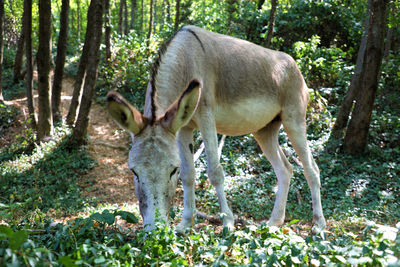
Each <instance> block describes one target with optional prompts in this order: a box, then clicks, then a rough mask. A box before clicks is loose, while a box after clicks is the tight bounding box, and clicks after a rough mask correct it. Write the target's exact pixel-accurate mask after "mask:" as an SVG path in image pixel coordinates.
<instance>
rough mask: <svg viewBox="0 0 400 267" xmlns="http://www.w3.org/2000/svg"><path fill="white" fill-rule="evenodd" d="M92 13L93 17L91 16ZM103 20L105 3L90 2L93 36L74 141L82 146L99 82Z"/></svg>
mask: <svg viewBox="0 0 400 267" xmlns="http://www.w3.org/2000/svg"><path fill="white" fill-rule="evenodd" d="M89 13H92V14H93V16H89ZM102 20H103V1H102V0H92V1H91V2H90V6H89V11H88V22H87V25H89V24H93V31H94V32H93V34H91V38H90V40H88V47H89V53H88V54H89V59H88V66H87V74H86V79H85V85H84V88H83V95H82V103H81V107H80V109H79V114H78V118H77V121H76V124H75V127H74V129H73V133H72V137H73V138H72V140H73V142H75V143H76V144H78V145H80V144H83V143H84V142H85V137H86V135H87V127H88V124H89V111H90V106H91V104H92V98H93V96H94V92H95V85H96V80H97V67H98V64H99V59H100V43H101V34H102V23H103V22H102Z"/></svg>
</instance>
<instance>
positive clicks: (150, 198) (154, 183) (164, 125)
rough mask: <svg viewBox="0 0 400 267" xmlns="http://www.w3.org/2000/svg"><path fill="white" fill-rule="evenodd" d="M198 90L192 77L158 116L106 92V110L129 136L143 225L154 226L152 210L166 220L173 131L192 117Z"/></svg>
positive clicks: (174, 172) (175, 163)
mask: <svg viewBox="0 0 400 267" xmlns="http://www.w3.org/2000/svg"><path fill="white" fill-rule="evenodd" d="M200 93H201V89H200V86H199V82H198V81H195V80H194V81H192V82H191V83H190V84H189V86H188V87H187V89H186V90H185V91H184V92H183V93H182V94H181V96H180V97H178V99H176V101H175V102H174V103H172V104H171V106H170V107H169V108H168V109H167V111H166V112H165V114H164V115H162V116H159V117H158V118H155V115H154V114H153V118H148V117H144V116H143V115H142V114H141V113H140V112H139V111H138V110H136V109H135V108H134V107H133V106H131V105H130V104H129V103H128V102H127V101H126V100H125V99H124V98H123V97H122V96H121V95H120V94H118V93H116V92H109V93H108V95H107V100H108V111H109V113H110V114H111V116H112V117H113V119H114V120H115V121H116V122H117V123H118V124H119V125H120V126H121V127H122V128H123V129H125V130H127V131H128V132H130V133H131V135H132V136H133V138H132V141H133V145H132V149H131V151H130V152H129V168H130V169H131V171H132V173H133V176H134V182H135V191H136V196H137V198H138V199H139V207H140V213H141V215H142V218H143V224H144V226H145V229H148V230H151V229H152V228H153V227H154V223H155V218H156V214H158V216H159V218H160V219H162V220H165V221H167V218H168V214H169V209H170V207H171V204H172V199H173V197H174V195H175V191H176V185H177V180H178V174H179V165H180V160H179V151H178V147H177V143H176V133H177V132H178V131H179V129H180V128H181V127H182V126H184V125H185V124H187V123H188V122H189V121H190V119H191V118H192V115H193V113H194V111H195V110H196V108H197V104H198V102H199V99H200Z"/></svg>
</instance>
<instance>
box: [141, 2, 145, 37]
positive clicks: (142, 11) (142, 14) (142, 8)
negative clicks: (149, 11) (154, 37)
mask: <svg viewBox="0 0 400 267" xmlns="http://www.w3.org/2000/svg"><path fill="white" fill-rule="evenodd" d="M143 16H144V0H142V7H141V9H140V33H142V32H143Z"/></svg>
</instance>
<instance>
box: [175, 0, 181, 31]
mask: <svg viewBox="0 0 400 267" xmlns="http://www.w3.org/2000/svg"><path fill="white" fill-rule="evenodd" d="M180 13H181V0H176V4H175V25H174V30H175V31H177V30H178V27H179V23H180V21H179V20H180Z"/></svg>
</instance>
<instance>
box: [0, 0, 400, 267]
mask: <svg viewBox="0 0 400 267" xmlns="http://www.w3.org/2000/svg"><path fill="white" fill-rule="evenodd" d="M399 7H400V1H399V0H351V1H350V0H327V1H320V0H271V1H265V0H264V1H245V0H225V1H211V0H173V1H172V0H147V1H145V0H141V1H140V0H56V1H50V0H34V1H32V0H0V224H2V225H0V265H2V264H3V263H4V264H11V263H12V264H14V265H18V264H21V265H35V264H39V263H46V264H48V265H54V266H57V265H65V266H74V264H84V263H88V264H91V265H101V264H110V265H118V264H119V265H123V264H126V265H129V264H130V265H138V264H142V265H150V264H159V265H162V264H165V265H173V266H177V265H195V264H200V263H205V264H207V265H211V264H220V265H227V264H231V265H235V264H238V265H246V264H254V265H256V264H259V265H276V266H280V265H287V266H291V265H296V264H298V265H300V264H304V265H315V266H326V265H329V264H331V265H337V264H343V265H346V264H347V265H357V264H359V265H361V266H363V265H367V266H379V265H381V266H387V265H389V264H390V263H392V264H399V258H400V245H399V244H400V235H399V234H398V230H397V229H396V228H395V227H394V226H395V225H396V223H397V222H399V221H400V201H399V200H400V179H399V177H400V91H399V86H400V71H399V66H400V51H399V50H400V49H399V47H400V27H399V24H400V12H399ZM188 24H192V25H197V26H200V27H203V28H205V29H207V30H210V31H214V32H218V33H222V34H227V35H230V36H234V37H237V38H241V39H245V40H248V41H251V42H254V43H256V44H258V45H261V46H263V47H268V48H270V49H275V50H280V51H284V52H286V53H288V54H290V55H291V56H292V57H293V58H294V59H295V60H296V62H297V64H298V66H299V68H300V70H301V72H302V73H303V75H304V78H305V80H306V83H307V84H308V86H309V88H310V90H309V92H310V105H309V107H308V114H307V124H308V132H307V133H308V139H309V143H310V147H311V150H312V152H313V155H314V157H315V159H316V162H317V164H318V166H319V167H320V171H321V196H322V204H323V210H324V213H325V216H326V218H327V221H328V228H327V235H325V236H310V235H309V232H310V231H308V230H309V228H310V227H309V225H310V221H311V220H312V214H311V213H310V210H311V208H310V207H309V203H310V202H311V199H310V196H309V195H310V194H309V191H308V190H309V189H308V186H307V183H306V181H305V179H304V177H303V175H302V167H301V164H299V163H298V160H297V157H296V155H295V153H294V150H293V148H292V147H291V145H290V142H289V141H288V138H287V136H286V135H285V134H284V133H283V132H281V133H280V134H279V141H280V144H281V145H282V147H283V149H284V151H285V154H287V157H288V159H289V161H290V162H291V163H292V164H293V167H294V177H293V179H292V182H291V185H290V188H289V196H288V207H287V215H286V218H287V219H288V220H289V221H288V222H286V224H285V226H284V227H282V228H280V229H278V230H277V229H270V228H268V227H266V226H265V225H263V224H262V221H264V220H266V219H268V218H267V216H269V214H270V212H271V210H272V203H273V201H272V200H273V198H274V197H275V191H274V184H275V182H276V181H275V180H276V178H275V175H274V174H273V171H272V169H271V166H270V165H269V163H268V162H267V160H266V159H265V158H264V157H263V156H262V153H261V151H260V150H259V149H258V147H257V144H256V143H255V141H254V139H253V138H252V137H251V136H250V135H247V136H242V137H236V138H230V137H227V138H226V140H225V147H224V148H223V151H222V152H223V153H222V156H221V164H223V166H224V170H225V172H226V184H227V187H226V188H227V189H226V190H227V198H228V201H229V204H230V205H231V207H232V209H233V211H234V213H235V214H237V215H238V216H240V217H241V218H244V219H243V220H248V221H251V220H254V221H256V222H257V223H256V224H254V225H253V224H250V226H248V227H247V226H243V227H242V228H239V229H238V230H237V231H234V232H231V233H228V232H226V231H225V230H221V229H218V228H217V227H214V228H213V227H204V224H202V223H203V222H201V221H196V223H197V224H200V225H201V224H202V225H203V226H199V228H196V229H194V231H193V232H191V233H190V234H189V235H187V236H185V237H182V236H177V235H176V234H175V233H174V231H173V230H171V228H168V227H164V228H162V227H161V228H159V229H158V230H156V231H155V232H154V233H153V235H150V236H147V239H144V238H143V237H144V235H145V234H144V233H143V232H142V231H140V229H137V225H136V223H135V222H137V220H136V217H137V215H138V214H139V213H138V209H137V205H136V206H135V205H133V207H127V205H125V203H123V204H121V203H118V205H117V207H115V202H117V201H116V200H114V199H112V200H109V199H108V200H107V201H106V200H104V199H100V198H96V199H93V198H91V197H88V195H87V193H88V192H91V190H94V189H93V188H96V185H98V183H99V182H101V181H99V180H101V179H102V178H103V177H101V176H102V175H101V174H99V173H95V174H93V173H91V172H90V171H91V170H93V169H96V166H97V167H98V166H102V167H104V166H105V167H104V168H105V169H107V171H108V169H110V168H111V167H110V166H112V167H113V168H115V172H114V173H113V175H116V176H118V175H121V174H120V173H119V172H120V170H121V169H123V168H124V165H123V164H120V165H118V166H116V165H117V163H115V162H119V161H118V160H121V158H118V159H117V158H111V157H112V156H114V155H116V154H118V153H119V154H118V155H122V156H126V155H127V154H128V149H129V144H128V142H129V141H126V144H125V143H124V144H122V143H121V144H105V145H107V147H108V148H109V149H110V150H112V149H113V150H120V151H119V152H118V153H117V152H115V151H112V152H114V153H115V154H113V153H111V152H110V150H108V152H104V151H102V152H99V153H98V155H97V156H99V155H101V157H100V156H99V157H98V158H97V163H96V160H95V159H94V155H93V151H89V150H90V149H88V143H90V140H91V139H90V138H91V137H89V136H88V134H87V133H88V125H90V122H89V112H90V110H91V109H92V110H93V107H97V110H96V109H94V110H96V112H97V113H99V112H98V108H99V104H100V105H102V106H104V109H105V95H106V94H107V92H108V91H110V90H117V91H118V92H120V93H121V94H123V95H124V97H126V98H127V99H128V100H129V101H131V102H132V103H133V104H134V105H135V106H136V107H137V108H138V109H142V108H143V105H144V97H145V90H146V88H147V82H148V79H149V76H150V72H151V68H152V65H153V63H154V62H155V61H156V58H157V54H158V51H159V49H160V47H162V46H163V44H164V43H166V42H167V40H168V39H169V38H170V37H171V36H173V34H174V33H175V32H176V31H177V30H178V29H179V28H180V27H182V26H184V25H188ZM63 81H64V82H65V81H68V83H69V85H71V84H73V85H72V86H70V87H73V90H72V91H73V92H72V95H71V101H70V104H69V106H68V108H67V110H68V112H63V110H62V109H61V108H60V105H61V103H62V101H61V95H62V94H63V93H65V90H66V88H65V84H64V83H63ZM21 99H22V100H21ZM21 103H23V105H26V107H27V108H26V110H28V112H27V114H24V110H25V109H24V108H21ZM25 103H26V104H25ZM68 103H69V102H68ZM101 110H102V109H101ZM21 113H22V114H21ZM99 114H100V115H98V116H103V117H105V115H104V114H103V113H99ZM25 119H26V121H25ZM110 123H111V122H110ZM107 126H109V125H107ZM115 129H117V126H116V125H115ZM121 133H122V132H120V131H119V130H115V132H113V134H110V135H111V136H112V137H115V136H120V135H122V134H121ZM126 139H128V138H126ZM10 140H11V141H10ZM119 140H124V139H119ZM200 144H201V138H200V137H199V135H198V133H195V144H194V145H195V149H198V147H199V146H200ZM121 146H122V148H121ZM125 146H126V148H125ZM96 153H97V151H96ZM122 156H120V157H122ZM105 162H106V164H105ZM124 162H126V160H125V161H124ZM96 164H97V165H96ZM113 164H114V165H113ZM118 164H119V163H118ZM105 169H100V171H99V172H104V173H106V171H105ZM205 169H206V167H205V159H204V158H202V157H200V158H199V160H198V161H197V162H196V173H198V174H199V179H198V180H196V181H197V182H196V191H197V198H198V202H197V203H199V205H198V206H197V208H198V209H199V210H200V211H201V212H204V213H210V214H212V213H216V212H218V208H217V207H218V202H217V200H216V198H215V194H214V193H213V189H212V186H211V184H209V182H208V181H207V174H206V171H205ZM128 171H129V170H128ZM107 175H108V173H106V174H103V176H107ZM109 176H112V175H111V174H110V175H109ZM131 178H132V177H131V176H129V178H126V180H129V179H131ZM118 181H119V182H121V181H125V180H122V179H121V180H118ZM104 185H106V186H113V185H110V183H108V184H105V183H103V184H100V186H104ZM122 186H123V187H126V185H122ZM107 189H108V188H107ZM114 189H115V188H112V189H110V190H109V191H107V192H108V193H107V194H106V193H104V194H103V195H104V197H107V196H108V197H109V198H113V197H114V195H113V192H114V191H113V190H114ZM96 190H97V189H96ZM130 190H131V194H132V197H133V195H134V194H133V186H132V188H130ZM101 192H104V191H101ZM181 199H182V192H181V190H180V189H178V192H177V198H176V199H175V203H178V205H176V206H177V207H176V208H174V209H172V210H171V213H170V214H171V218H172V219H173V223H177V221H176V220H178V219H175V218H179V217H180V215H179V213H180V212H181V209H180V207H181V206H182V205H180V204H181V203H180V202H179V201H181ZM127 210H128V211H129V212H128V211H127ZM175 214H177V216H175ZM117 218H120V219H118V220H117ZM121 218H122V219H123V220H124V221H126V222H128V223H133V224H129V225H128V226H126V225H125V224H121V220H122V219H121ZM295 219H296V220H295ZM297 219H300V221H298V220H297ZM54 220H56V221H57V223H54V222H53V221H54ZM174 220H175V221H174ZM196 220H197V219H196ZM258 222H260V223H258ZM383 224H386V225H389V226H382V225H383ZM135 227H136V228H135ZM202 227H204V228H202ZM397 228H398V229H400V225H399V224H398V226H397ZM132 229H133V230H132ZM396 233H397V234H396Z"/></svg>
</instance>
